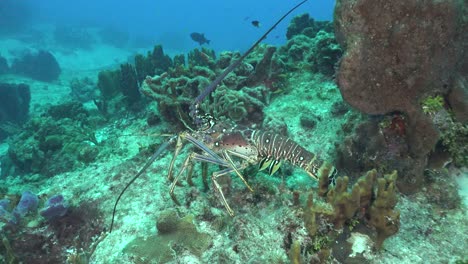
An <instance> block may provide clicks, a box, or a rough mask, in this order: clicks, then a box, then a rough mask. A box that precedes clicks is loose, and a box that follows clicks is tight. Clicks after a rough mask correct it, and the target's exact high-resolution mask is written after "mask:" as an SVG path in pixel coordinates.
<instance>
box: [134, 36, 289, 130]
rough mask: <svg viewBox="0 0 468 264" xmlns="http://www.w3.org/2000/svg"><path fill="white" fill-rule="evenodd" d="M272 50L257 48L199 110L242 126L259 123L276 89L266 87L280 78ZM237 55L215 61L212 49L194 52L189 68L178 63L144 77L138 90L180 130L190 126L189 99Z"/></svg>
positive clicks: (189, 57) (190, 55) (190, 100)
mask: <svg viewBox="0 0 468 264" xmlns="http://www.w3.org/2000/svg"><path fill="white" fill-rule="evenodd" d="M275 51H276V49H274V48H272V47H268V46H265V45H260V46H259V47H258V48H257V49H256V50H255V51H254V52H253V54H252V55H251V56H249V57H248V58H247V59H246V61H245V62H243V63H242V64H241V65H240V66H239V67H238V68H237V69H236V70H234V72H232V73H230V74H229V75H228V76H227V77H226V78H225V80H224V81H223V82H222V84H221V85H220V88H219V89H218V90H216V91H215V92H214V93H213V94H212V96H211V97H212V98H211V101H206V102H204V104H202V106H201V109H203V110H204V111H205V112H209V113H212V114H214V115H215V116H216V118H220V119H222V118H229V119H234V120H236V121H238V122H239V123H244V124H247V123H253V122H255V123H261V122H262V121H263V110H262V109H263V108H264V106H265V105H266V104H268V102H269V100H270V96H271V94H272V92H273V91H274V90H275V89H277V87H276V88H275V87H272V86H269V85H267V84H269V83H270V82H272V81H273V80H274V79H275V80H278V79H280V78H281V77H279V76H280V73H281V72H279V69H280V67H278V66H275V65H276V64H275V63H274V62H273V61H274V59H273V57H274V53H275ZM237 56H238V54H234V53H222V54H221V55H220V58H219V59H218V60H216V58H215V55H214V52H213V51H212V50H209V49H206V48H202V49H201V50H199V49H195V50H193V51H192V52H190V53H189V55H188V66H184V65H182V64H179V65H177V66H176V67H172V68H170V69H169V70H168V71H167V72H165V73H162V74H160V75H156V76H154V77H151V78H146V79H145V81H144V82H143V83H142V85H141V88H140V91H141V92H142V93H143V94H144V95H146V96H147V97H149V98H151V99H153V100H155V101H157V102H158V108H159V112H160V113H161V115H162V116H163V117H164V119H166V120H167V121H170V123H171V124H173V125H176V126H180V127H183V126H185V125H186V124H191V120H190V119H189V118H188V116H187V114H186V113H188V112H189V107H190V104H191V102H192V100H193V99H194V98H195V97H196V96H197V95H198V94H199V93H200V92H201V91H202V89H204V88H205V87H206V86H207V85H208V84H209V83H210V80H213V79H214V78H215V76H216V74H215V73H216V72H219V71H222V70H223V69H224V68H226V67H227V66H228V65H229V64H230V63H231V62H232V61H233V60H235V59H236V58H237ZM277 70H278V71H277ZM241 88H242V90H241ZM174 109H175V111H174Z"/></svg>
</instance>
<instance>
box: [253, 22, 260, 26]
mask: <svg viewBox="0 0 468 264" xmlns="http://www.w3.org/2000/svg"><path fill="white" fill-rule="evenodd" d="M252 25H253V26H254V27H260V21H258V20H254V21H252Z"/></svg>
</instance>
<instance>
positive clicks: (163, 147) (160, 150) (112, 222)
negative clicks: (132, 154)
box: [109, 137, 175, 233]
mask: <svg viewBox="0 0 468 264" xmlns="http://www.w3.org/2000/svg"><path fill="white" fill-rule="evenodd" d="M174 139H175V137H172V138H171V139H170V140H168V141H166V142H164V143H163V144H162V145H161V146H159V148H158V150H156V152H155V153H154V154H153V156H151V158H150V159H149V160H148V161H147V162H146V164H145V166H143V168H141V170H140V171H139V172H138V173H137V174H136V175H135V176H134V177H133V178H132V179H131V180H130V181H129V182H128V183H127V185H125V187H124V188H123V190H122V191H121V192H120V194H119V196H118V197H117V200H116V201H115V204H114V210H112V221H111V225H110V229H109V233H110V232H112V228H113V227H114V219H115V212H116V211H117V205H118V204H119V201H120V198H122V195H123V194H124V193H125V191H126V190H127V189H128V187H130V185H132V183H133V182H134V181H135V180H136V179H137V178H138V177H140V176H141V174H143V172H145V171H146V169H148V167H149V166H150V165H151V164H152V163H153V162H154V161H155V160H156V158H157V157H158V156H159V155H160V154H161V153H162V152H163V151H164V150H165V149H166V148H167V147H168V146H169V145H170V144H171V143H172V142H174Z"/></svg>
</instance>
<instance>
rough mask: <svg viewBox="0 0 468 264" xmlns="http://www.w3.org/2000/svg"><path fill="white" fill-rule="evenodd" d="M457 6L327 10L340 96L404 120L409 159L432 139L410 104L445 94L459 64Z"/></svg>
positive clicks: (350, 5) (340, 5)
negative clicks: (339, 52) (338, 53)
mask: <svg viewBox="0 0 468 264" xmlns="http://www.w3.org/2000/svg"><path fill="white" fill-rule="evenodd" d="M462 5H463V3H462V1H455V0H444V1H405V2H398V1H390V2H389V1H378V2H375V1H368V0H352V1H338V2H337V5H336V8H335V15H334V18H335V19H334V22H335V31H336V35H337V39H338V42H339V43H340V45H341V46H343V47H345V50H346V52H345V55H344V57H343V59H342V61H341V63H340V67H339V71H338V75H337V81H338V86H339V88H340V91H341V94H342V95H343V98H344V99H345V100H346V101H347V102H348V103H349V104H350V105H351V106H353V107H355V108H357V109H359V110H360V111H362V112H364V113H367V114H388V113H391V112H395V111H399V112H402V113H404V114H405V115H407V116H408V129H407V132H408V135H407V137H408V140H409V141H408V142H409V146H410V151H411V154H412V155H413V156H417V157H424V156H426V155H427V154H428V153H429V152H430V151H431V150H432V148H433V147H434V145H435V143H436V142H437V140H438V138H439V134H438V132H437V130H436V129H435V128H434V126H433V124H432V122H431V120H430V119H429V118H427V117H426V116H425V115H424V114H423V113H422V111H421V109H420V107H418V106H419V104H418V102H419V101H420V100H421V99H422V98H423V97H424V96H427V95H429V94H435V93H439V94H444V95H445V94H447V92H448V91H449V89H450V87H452V86H453V82H454V78H455V76H456V73H457V71H458V70H459V69H460V65H461V63H462V62H463V60H466V52H465V50H464V49H463V48H462V45H463V41H464V38H465V39H466V36H465V35H466V34H462V32H463V31H464V32H466V26H467V23H466V22H463V20H462V19H461V16H463V14H462V11H461V10H463V8H462ZM363 29H365V30H363ZM464 36H465V37H464ZM422 162H423V161H422Z"/></svg>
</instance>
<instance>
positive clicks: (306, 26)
mask: <svg viewBox="0 0 468 264" xmlns="http://www.w3.org/2000/svg"><path fill="white" fill-rule="evenodd" d="M320 30H324V31H326V32H333V26H332V23H330V22H329V21H315V20H314V19H313V18H311V17H310V16H309V14H307V13H306V14H302V15H299V16H296V17H294V18H293V19H292V20H291V23H290V24H289V26H288V29H287V32H286V38H287V39H288V40H289V39H292V38H293V37H294V36H296V35H301V34H303V35H306V36H307V37H309V38H314V37H315V35H316V34H317V33H318V32H319V31H320Z"/></svg>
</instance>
